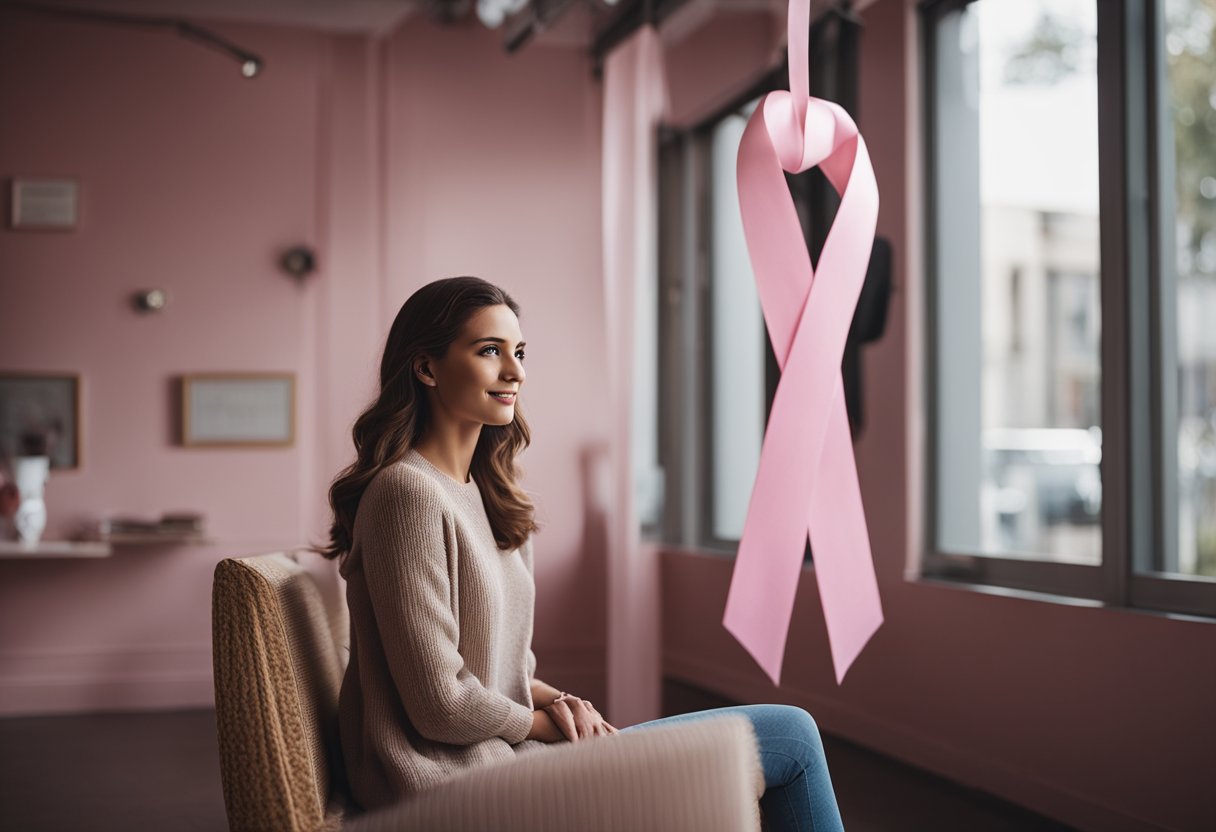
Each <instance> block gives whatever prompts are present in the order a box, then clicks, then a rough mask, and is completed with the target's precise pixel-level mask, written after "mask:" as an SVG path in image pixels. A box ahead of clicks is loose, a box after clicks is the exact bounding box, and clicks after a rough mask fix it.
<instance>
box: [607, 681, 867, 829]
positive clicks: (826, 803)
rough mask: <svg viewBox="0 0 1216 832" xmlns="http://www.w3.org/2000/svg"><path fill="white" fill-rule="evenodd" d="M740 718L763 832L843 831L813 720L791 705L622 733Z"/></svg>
mask: <svg viewBox="0 0 1216 832" xmlns="http://www.w3.org/2000/svg"><path fill="white" fill-rule="evenodd" d="M728 713H740V714H743V715H744V716H746V717H747V718H748V719H750V720H751V721H752V727H753V728H755V730H756V739H757V740H758V742H759V746H760V762H761V764H762V765H763V766H764V786H765V789H764V796H763V797H762V798H760V809H761V812H762V813H763V815H764V827H765V829H769V830H772V832H807V830H811V832H844V823H843V822H842V821H841V820H840V808H839V807H838V806H837V805H836V792H834V791H833V790H832V778H831V776H830V775H829V774H828V761H827V757H826V756H824V753H823V741H822V740H821V739H820V738H819V726H818V725H816V724H815V720H814V718H813V717H812V716H811V715H810V714H809V713H807V712H806V711H805V710H803V709H802V708H799V707H796V706H794V705H733V706H731V707H729V708H711V709H709V710H706V711H695V712H694V713H691V714H677V715H676V716H669V717H664V718H663V719H654V720H651V721H650V722H640V723H638V724H637V725H630V726H629V727H627V728H621V729H620V732H621V733H622V734H623V733H625V732H626V731H636V730H638V729H639V728H646V727H648V726H651V725H669V724H671V723H673V722H687V721H689V720H693V719H705V718H706V717H712V716H716V715H718V714H728Z"/></svg>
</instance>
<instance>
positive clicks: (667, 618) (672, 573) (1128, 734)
mask: <svg viewBox="0 0 1216 832" xmlns="http://www.w3.org/2000/svg"><path fill="white" fill-rule="evenodd" d="M915 5H916V3H915V2H914V0H881V2H879V3H877V4H875V5H874V6H873V7H871V8H869V9H868V10H867V11H866V12H865V19H866V24H867V28H866V31H865V35H864V41H863V44H864V45H863V54H862V67H863V69H862V91H861V101H862V104H861V113H860V118H859V122H860V125H861V128H862V131H863V133H864V134H865V136H866V141H867V143H868V144H869V147H870V152H871V154H872V158H873V161H874V168H875V172H876V174H877V177H878V182H879V187H880V189H881V192H882V209H881V213H880V217H879V228H878V233H879V234H880V235H883V236H886V237H888V238H890V239H891V241H892V243H893V245H894V250H895V256H896V273H895V281H896V293H895V296H894V305H893V307H892V309H891V314H890V317H889V318H888V323H887V333H886V335H885V336H884V338H883V340H882V341H881V342H880V343H879V344H877V345H875V346H873V347H871V348H869V349H867V350H866V353H865V356H864V359H863V360H864V361H865V365H866V374H865V385H866V389H865V396H866V401H867V403H868V404H867V411H868V413H869V414H870V419H871V422H870V424H869V425H868V426H867V428H866V431H865V434H864V435H863V436H862V438H861V440H860V441H859V442H858V444H857V460H858V466H859V472H860V478H861V483H862V488H863V493H864V498H865V503H866V510H867V516H868V518H869V527H870V534H871V541H872V545H873V551H874V555H875V559H876V566H877V571H878V578H879V582H880V589H881V593H882V601H883V608H884V612H885V617H886V621H885V623H884V624H883V626H882V628H881V629H880V630H879V631H878V633H877V634H876V635H875V637H874V638H873V640H872V641H871V642H870V644H869V645H868V646H867V647H866V649H865V651H864V652H863V653H862V654H861V656H860V658H858V660H857V662H856V663H855V664H854V665H853V667H852V669H850V671H849V675H848V676H847V677H846V678H845V681H844V684H843V685H842V686H840V687H837V686H836V684H835V681H834V677H833V672H832V664H831V657H830V654H829V652H828V647H827V637H826V631H825V628H824V623H823V616H822V609H821V607H820V604H819V596H818V591H817V588H816V586H815V574H814V572H813V571H804V573H803V575H802V582H801V586H800V587H799V591H798V601H797V606H796V608H795V614H794V620H793V623H792V625H791V635H790V639H789V643H788V649H787V651H786V658H785V666H784V669H783V673H782V685H781V687H780V688H779V689H776V688H774V687H773V685H772V684H771V683H770V682H769V681H768V679H767V677H766V676H765V675H764V673H763V672H762V671H761V670H760V669H759V668H758V667H757V665H756V664H755V662H754V661H752V659H751V658H750V657H749V656H748V655H747V653H746V652H745V651H744V650H743V648H742V647H741V646H739V644H738V643H737V642H736V641H735V640H734V638H733V637H731V636H730V634H729V633H727V632H726V631H725V630H724V629H723V627H722V625H721V619H722V610H723V608H724V605H725V602H726V592H727V589H728V587H729V583H730V577H731V569H732V566H733V563H732V561H730V560H729V559H726V558H721V557H715V556H710V555H704V554H698V553H693V552H681V551H669V552H667V553H666V557H665V560H664V579H663V588H664V668H665V670H666V671H667V673H668V674H669V675H672V676H675V677H678V678H681V679H685V680H688V681H690V682H693V683H697V684H700V685H702V686H705V687H708V688H710V689H712V690H716V691H719V692H721V693H723V694H725V695H727V696H729V697H731V698H734V699H736V700H738V701H745V702H766V701H767V702H788V703H792V704H797V705H800V706H802V707H805V708H806V709H807V710H808V711H810V713H812V714H813V715H814V716H815V717H816V719H817V720H818V721H819V723H820V725H821V726H822V727H823V728H824V729H825V730H827V731H829V732H832V733H835V734H838V735H841V736H845V737H848V738H851V739H853V740H854V741H856V742H858V743H860V744H863V745H866V746H869V747H872V748H875V749H879V750H881V751H883V752H885V753H888V754H891V755H893V756H896V757H900V758H902V759H905V760H908V761H910V762H913V763H915V764H917V765H920V766H923V767H925V768H928V769H930V770H933V771H936V772H939V773H940V774H942V775H944V776H947V777H949V778H951V779H953V780H956V781H959V782H961V783H964V784H968V785H972V786H975V787H977V788H980V789H983V790H986V791H989V792H991V793H994V794H998V795H1001V796H1003V797H1006V798H1008V799H1010V800H1013V801H1015V802H1018V803H1022V804H1024V805H1027V806H1030V807H1033V808H1035V809H1037V810H1039V811H1041V812H1043V813H1045V814H1048V815H1051V816H1054V817H1057V818H1060V819H1062V820H1064V821H1066V822H1068V823H1071V824H1075V825H1077V826H1079V827H1081V828H1086V829H1102V830H1133V829H1137V830H1147V829H1160V828H1164V829H1178V830H1184V829H1210V828H1212V825H1213V822H1214V821H1216V793H1214V792H1213V791H1212V789H1211V788H1210V781H1211V778H1212V774H1213V760H1214V757H1213V753H1214V752H1213V749H1216V708H1214V707H1213V703H1216V660H1214V657H1216V625H1214V624H1213V623H1212V622H1210V621H1200V620H1183V619H1182V618H1181V617H1167V616H1162V615H1154V614H1146V613H1141V612H1131V611H1126V610H1117V609H1109V610H1108V609H1095V608H1092V607H1090V606H1087V605H1083V604H1070V603H1067V602H1060V603H1057V602H1052V601H1048V600H1040V599H1031V598H1029V597H1024V596H1018V595H1017V594H1016V593H1010V594H1008V595H1004V594H998V593H979V592H973V591H969V590H966V589H961V588H954V587H950V586H945V585H941V584H933V583H929V582H922V581H918V580H916V579H915V578H909V577H908V576H909V574H912V573H913V570H914V569H915V563H916V561H917V559H918V557H919V540H920V530H919V524H918V522H917V518H918V517H919V511H920V507H919V504H918V501H919V495H920V493H921V490H922V486H921V482H922V476H923V470H922V461H921V459H920V454H919V442H920V436H921V428H922V425H921V416H920V414H921V413H923V408H922V405H921V402H920V400H919V397H918V393H917V390H918V389H919V388H918V385H919V379H920V377H921V376H920V374H921V372H922V370H921V367H920V364H919V362H920V356H919V351H918V343H919V338H920V330H919V329H918V327H917V325H916V323H915V321H916V314H915V313H916V310H917V308H918V306H917V304H921V303H923V300H922V299H921V297H920V293H921V291H922V278H923V275H922V273H921V271H922V270H921V267H920V262H919V258H920V248H919V245H918V243H917V240H918V237H917V235H918V234H919V233H920V229H919V215H920V210H921V208H920V206H921V202H920V200H921V197H922V194H921V188H920V184H919V178H918V174H917V165H918V164H919V147H918V142H917V140H916V136H917V135H918V130H919V129H920V128H919V125H918V121H917V120H918V105H917V102H916V95H917V93H916V90H917V84H918V81H917V63H916V53H915V40H914V38H915V32H916V19H915V16H914V8H915ZM829 763H830V761H829Z"/></svg>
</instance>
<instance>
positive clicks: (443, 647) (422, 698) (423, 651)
mask: <svg viewBox="0 0 1216 832" xmlns="http://www.w3.org/2000/svg"><path fill="white" fill-rule="evenodd" d="M381 479H382V480H383V482H374V483H373V484H372V485H369V486H368V489H367V491H366V492H365V493H364V495H363V500H361V501H360V506H359V513H360V514H362V513H363V511H364V510H368V511H369V512H370V517H369V518H368V519H369V520H370V521H371V526H369V531H370V533H369V534H368V535H367V536H366V537H365V539H364V541H363V569H364V573H365V575H366V577H367V590H368V594H369V595H370V597H371V604H372V609H373V611H374V614H375V618H376V626H377V630H378V631H379V635H380V640H381V642H382V644H383V646H384V652H385V654H386V659H387V661H388V667H389V671H390V673H391V674H392V677H393V682H394V684H395V685H396V687H397V691H398V694H399V695H400V697H401V702H402V704H403V705H404V706H405V711H406V714H407V715H408V716H409V719H410V722H411V723H412V724H413V725H414V727H415V728H416V729H417V730H418V732H419V733H421V734H422V735H423V736H424V737H426V738H427V739H429V740H432V741H434V742H443V743H448V744H451V745H472V744H473V743H476V742H480V741H483V740H486V739H490V738H492V737H502V738H503V739H505V740H507V741H508V742H509V743H511V744H514V743H517V742H521V741H523V740H524V739H525V738H527V735H528V732H529V731H530V730H531V729H532V712H531V711H530V710H529V709H528V708H527V707H525V706H524V705H521V704H519V703H518V702H516V701H514V700H512V699H511V698H509V697H507V696H504V695H503V694H501V693H498V692H497V691H493V690H490V689H488V688H486V687H485V686H484V685H482V683H481V681H480V680H479V679H478V678H477V676H476V675H474V674H473V673H472V672H471V671H470V670H469V669H468V668H467V667H466V666H465V663H464V659H463V657H462V656H461V655H460V652H459V650H458V649H457V645H458V644H459V643H460V628H459V624H458V622H457V621H456V618H455V616H454V615H453V613H452V607H451V600H450V599H451V580H450V578H449V575H448V563H449V555H450V552H449V546H451V545H452V544H453V543H454V540H455V538H454V529H453V527H452V526H451V522H452V521H451V518H449V517H447V516H445V513H444V510H443V503H442V498H441V497H440V495H439V494H438V492H437V491H435V490H434V487H433V486H428V484H426V483H424V482H422V481H420V480H419V479H417V478H416V477H414V476H411V474H410V473H409V472H407V471H402V470H399V469H389V470H386V471H385V472H383V476H382V477H381ZM369 498H370V499H369Z"/></svg>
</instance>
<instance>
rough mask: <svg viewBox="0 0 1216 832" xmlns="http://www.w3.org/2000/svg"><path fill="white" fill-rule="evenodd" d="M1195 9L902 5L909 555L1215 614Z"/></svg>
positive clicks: (1199, 31) (1206, 121)
mask: <svg viewBox="0 0 1216 832" xmlns="http://www.w3.org/2000/svg"><path fill="white" fill-rule="evenodd" d="M1214 21H1216V0H1176V1H1175V0H1168V1H1167V2H1158V3H1157V4H1156V6H1155V7H1154V6H1153V4H1152V3H1145V2H1142V0H1115V1H1114V2H1101V3H1099V2H1097V0H970V2H967V0H940V2H936V3H929V4H926V5H925V6H924V11H923V19H922V23H923V27H922V33H923V42H924V77H925V80H926V96H925V100H926V103H927V108H926V111H925V123H926V130H927V142H926V147H927V154H926V163H927V166H928V172H927V176H926V178H925V181H926V183H927V189H928V193H927V194H926V196H927V202H928V207H929V214H928V216H929V221H928V224H927V233H928V240H927V243H928V245H927V250H928V253H929V258H928V271H927V274H928V278H929V286H930V288H929V289H928V294H927V315H928V319H927V325H928V326H927V332H928V337H929V344H928V350H927V355H928V356H929V358H928V366H927V373H926V375H927V381H928V389H927V393H928V402H929V406H930V409H931V414H930V416H931V419H930V423H931V430H930V436H929V442H930V448H929V454H928V459H929V460H930V461H931V465H930V471H929V477H930V483H929V485H930V489H929V494H930V495H931V499H930V517H929V518H928V519H929V523H927V527H928V529H929V539H928V540H927V541H926V544H927V545H926V557H925V558H924V571H925V574H926V575H928V576H936V577H945V578H954V579H960V580H964V581H971V582H976V583H988V584H994V585H1002V586H1009V587H1019V588H1025V589H1032V590H1040V591H1047V592H1054V593H1060V594H1066V595H1072V596H1077V597H1081V598H1089V599H1092V600H1095V601H1103V602H1106V603H1110V604H1116V605H1131V606H1145V607H1152V608H1158V609H1167V610H1175V611H1179V612H1195V613H1206V614H1216V519H1212V518H1216V395H1214V394H1216V338H1214V337H1212V335H1211V331H1212V327H1211V324H1208V326H1207V328H1206V330H1205V328H1204V326H1203V324H1202V323H1201V322H1202V321H1205V320H1206V321H1216V87H1213V86H1212V81H1213V79H1214V78H1216V57H1214V55H1213V44H1212V37H1213V23H1214ZM1125 67H1126V70H1125V69H1124V68H1125ZM1137 68H1139V69H1140V70H1142V71H1137ZM1146 79H1147V80H1146ZM1150 115H1152V116H1153V117H1151V118H1150ZM1204 176H1208V177H1209V179H1210V187H1209V190H1210V191H1211V192H1212V193H1211V197H1204V191H1203V188H1204V182H1205V180H1204ZM1150 183H1158V185H1159V187H1157V189H1156V191H1155V192H1154V191H1153V190H1150V187H1149V186H1150ZM1146 195H1147V196H1146ZM1175 202H1176V203H1177V206H1176V210H1175ZM1166 242H1168V243H1169V246H1166V245H1165V243H1166ZM1205 245H1206V246H1207V248H1206V249H1205ZM1167 249H1168V250H1167ZM1205 252H1206V254H1205ZM1175 261H1176V262H1175ZM1205 304H1206V306H1205ZM1175 384H1177V387H1178V389H1177V390H1174V389H1173V386H1174V385H1175ZM1179 577H1183V578H1186V579H1187V580H1184V581H1179V580H1177V579H1178V578H1179Z"/></svg>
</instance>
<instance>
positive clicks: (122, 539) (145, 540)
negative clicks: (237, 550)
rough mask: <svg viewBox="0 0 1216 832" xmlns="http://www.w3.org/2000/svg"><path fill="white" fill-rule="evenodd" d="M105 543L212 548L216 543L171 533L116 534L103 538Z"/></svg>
mask: <svg viewBox="0 0 1216 832" xmlns="http://www.w3.org/2000/svg"><path fill="white" fill-rule="evenodd" d="M102 542H103V543H110V544H113V545H115V546H143V545H145V544H149V543H159V544H161V545H165V546H190V545H193V546H210V545H214V543H215V541H214V540H211V539H210V538H207V537H204V536H203V535H201V534H171V533H169V532H115V533H111V534H107V535H103V536H102Z"/></svg>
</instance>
